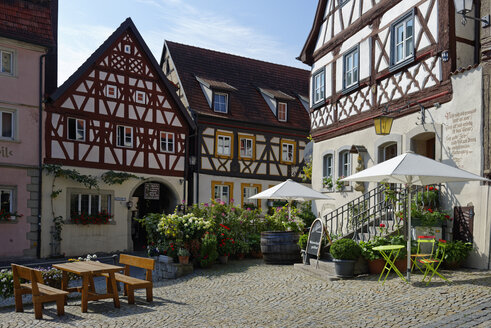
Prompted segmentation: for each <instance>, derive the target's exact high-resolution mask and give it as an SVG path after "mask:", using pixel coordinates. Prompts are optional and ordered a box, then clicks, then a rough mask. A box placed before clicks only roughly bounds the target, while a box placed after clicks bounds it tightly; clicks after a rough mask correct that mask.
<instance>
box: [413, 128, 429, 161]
mask: <svg viewBox="0 0 491 328" xmlns="http://www.w3.org/2000/svg"><path fill="white" fill-rule="evenodd" d="M411 150H412V151H414V152H415V153H416V154H419V155H423V156H426V157H428V158H431V159H435V133H434V132H423V133H420V134H418V135H415V136H414V137H412V138H411Z"/></svg>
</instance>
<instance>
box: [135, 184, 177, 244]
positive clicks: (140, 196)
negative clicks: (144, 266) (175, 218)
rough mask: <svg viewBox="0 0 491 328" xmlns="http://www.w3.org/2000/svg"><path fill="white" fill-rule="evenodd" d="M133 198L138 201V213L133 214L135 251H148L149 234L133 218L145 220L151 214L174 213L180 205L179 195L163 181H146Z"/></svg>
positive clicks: (136, 189) (137, 188)
mask: <svg viewBox="0 0 491 328" xmlns="http://www.w3.org/2000/svg"><path fill="white" fill-rule="evenodd" d="M131 197H132V199H133V200H134V201H136V209H137V210H136V211H134V212H132V213H133V214H132V218H131V240H132V242H133V250H135V251H139V250H144V249H146V246H147V234H146V231H145V229H144V228H143V227H142V225H141V224H140V223H138V222H137V221H135V220H133V218H143V217H145V216H146V215H148V214H150V213H165V214H169V213H172V212H174V209H175V208H176V206H177V204H178V195H177V194H176V192H175V191H174V190H173V189H172V188H171V187H170V186H168V185H167V184H165V183H162V182H161V181H145V182H143V183H141V184H140V185H139V186H138V187H136V188H135V189H134V190H133V193H132V194H131Z"/></svg>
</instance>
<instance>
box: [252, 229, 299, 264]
mask: <svg viewBox="0 0 491 328" xmlns="http://www.w3.org/2000/svg"><path fill="white" fill-rule="evenodd" d="M299 238H300V234H299V233H298V232H293V231H264V232H261V252H262V253H263V259H264V262H265V263H266V264H293V263H300V262H302V258H301V256H300V247H299V246H298V245H297V243H298V239H299Z"/></svg>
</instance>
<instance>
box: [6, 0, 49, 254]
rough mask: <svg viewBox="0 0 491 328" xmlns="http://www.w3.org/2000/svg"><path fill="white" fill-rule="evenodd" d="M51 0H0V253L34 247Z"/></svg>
mask: <svg viewBox="0 0 491 328" xmlns="http://www.w3.org/2000/svg"><path fill="white" fill-rule="evenodd" d="M57 15H58V1H56V0H51V1H50V0H43V1H33V0H12V1H1V2H0V257H31V258H33V257H36V256H38V251H39V248H38V246H39V236H40V235H39V233H40V229H41V227H40V226H39V218H40V212H39V209H40V203H39V199H40V191H41V187H40V183H41V181H40V167H41V164H42V163H41V160H42V144H41V139H42V138H41V135H40V133H41V130H42V118H41V117H42V111H43V99H44V94H45V93H46V92H52V91H53V89H55V88H56V71H57V70H56V55H55V54H56V51H54V50H55V49H56V42H57V41H56V40H57V37H56V26H57V23H58V16H57Z"/></svg>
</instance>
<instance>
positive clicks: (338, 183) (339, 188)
mask: <svg viewBox="0 0 491 328" xmlns="http://www.w3.org/2000/svg"><path fill="white" fill-rule="evenodd" d="M342 179H344V176H340V177H339V178H338V179H337V180H336V191H343V190H344V186H345V183H344V182H343V181H341V180H342Z"/></svg>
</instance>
